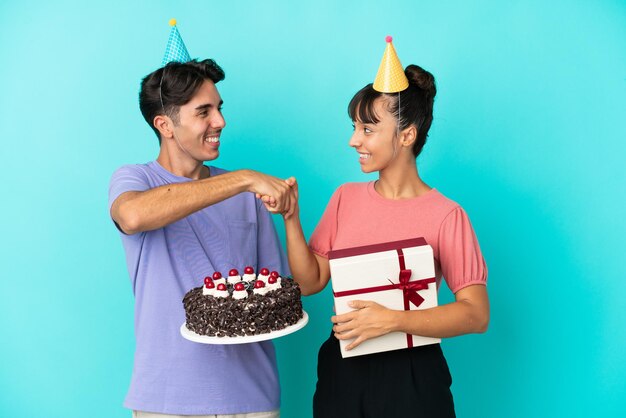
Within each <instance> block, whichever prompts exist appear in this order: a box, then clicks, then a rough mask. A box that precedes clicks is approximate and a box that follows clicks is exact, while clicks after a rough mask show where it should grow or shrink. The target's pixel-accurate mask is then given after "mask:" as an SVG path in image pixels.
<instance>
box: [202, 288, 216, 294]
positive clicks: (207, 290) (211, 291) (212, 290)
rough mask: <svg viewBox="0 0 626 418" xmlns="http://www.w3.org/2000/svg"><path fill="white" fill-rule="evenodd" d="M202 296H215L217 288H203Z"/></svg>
mask: <svg viewBox="0 0 626 418" xmlns="http://www.w3.org/2000/svg"><path fill="white" fill-rule="evenodd" d="M202 294H203V295H204V296H213V295H215V288H212V289H207V287H206V286H202Z"/></svg>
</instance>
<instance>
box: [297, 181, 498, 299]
mask: <svg viewBox="0 0 626 418" xmlns="http://www.w3.org/2000/svg"><path fill="white" fill-rule="evenodd" d="M417 237H424V239H426V242H427V243H428V244H429V245H430V246H431V247H432V248H433V254H434V257H435V272H436V277H437V284H439V283H440V281H441V277H442V276H443V277H444V279H445V281H446V283H447V284H448V287H449V288H450V290H451V291H452V292H453V293H456V292H458V291H459V290H461V289H463V288H464V287H467V286H469V285H473V284H482V285H484V284H486V283H487V266H486V265H485V260H484V259H483V255H482V253H481V252H480V247H479V245H478V240H477V239H476V234H474V230H473V229H472V225H471V223H470V221H469V218H468V217H467V213H465V211H464V210H463V208H461V206H459V204H458V203H456V202H453V201H452V200H450V199H448V198H446V197H445V196H444V195H442V194H441V193H439V192H438V191H437V190H435V189H432V190H430V191H429V192H427V193H425V194H423V195H422V196H419V197H416V198H412V199H402V200H392V199H386V198H384V197H382V196H381V195H380V194H378V192H376V190H375V189H374V182H369V183H346V184H344V185H342V186H340V187H339V188H338V189H337V190H336V191H335V193H334V194H333V196H332V197H331V199H330V201H329V202H328V206H327V207H326V211H325V212H324V215H323V216H322V219H321V220H320V222H319V224H318V225H317V227H316V228H315V231H313V235H311V239H310V241H309V246H310V247H311V249H312V250H313V252H315V253H316V254H318V255H320V256H322V257H328V251H330V250H338V249H343V248H350V247H360V246H363V245H371V244H377V243H382V242H389V241H398V240H404V239H409V238H417Z"/></svg>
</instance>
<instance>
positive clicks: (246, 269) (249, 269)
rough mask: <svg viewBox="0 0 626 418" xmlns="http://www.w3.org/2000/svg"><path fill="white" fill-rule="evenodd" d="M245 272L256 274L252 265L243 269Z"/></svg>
mask: <svg viewBox="0 0 626 418" xmlns="http://www.w3.org/2000/svg"><path fill="white" fill-rule="evenodd" d="M243 272H244V273H245V274H254V269H253V268H252V267H250V266H248V267H246V268H245V269H244V270H243Z"/></svg>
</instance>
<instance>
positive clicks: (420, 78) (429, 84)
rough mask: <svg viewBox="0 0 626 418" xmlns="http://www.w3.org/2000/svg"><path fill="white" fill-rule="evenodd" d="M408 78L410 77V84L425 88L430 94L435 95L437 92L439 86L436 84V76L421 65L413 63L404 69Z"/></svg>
mask: <svg viewBox="0 0 626 418" xmlns="http://www.w3.org/2000/svg"><path fill="white" fill-rule="evenodd" d="M404 74H406V78H408V79H409V84H412V85H414V86H417V87H419V88H420V89H422V90H425V91H426V92H427V93H428V95H429V96H431V97H435V94H437V87H436V86H435V77H433V75H432V74H431V73H429V72H428V71H426V70H425V69H423V68H422V67H420V66H419V65H415V64H411V65H409V66H407V67H406V69H405V70H404Z"/></svg>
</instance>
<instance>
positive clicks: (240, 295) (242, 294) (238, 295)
mask: <svg viewBox="0 0 626 418" xmlns="http://www.w3.org/2000/svg"><path fill="white" fill-rule="evenodd" d="M247 297H248V291H247V290H246V289H243V290H235V291H234V292H233V299H245V298H247Z"/></svg>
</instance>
